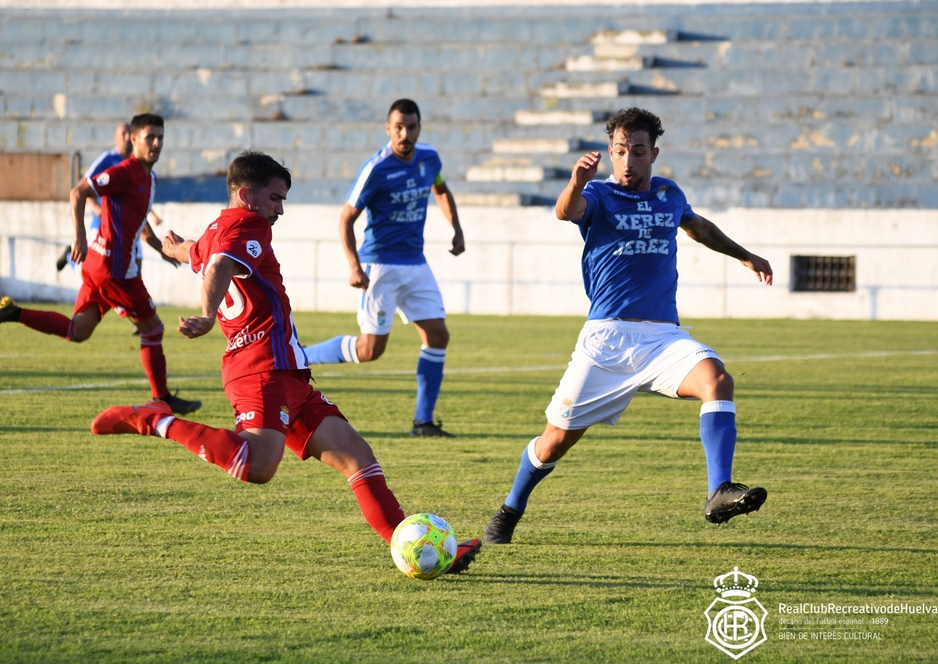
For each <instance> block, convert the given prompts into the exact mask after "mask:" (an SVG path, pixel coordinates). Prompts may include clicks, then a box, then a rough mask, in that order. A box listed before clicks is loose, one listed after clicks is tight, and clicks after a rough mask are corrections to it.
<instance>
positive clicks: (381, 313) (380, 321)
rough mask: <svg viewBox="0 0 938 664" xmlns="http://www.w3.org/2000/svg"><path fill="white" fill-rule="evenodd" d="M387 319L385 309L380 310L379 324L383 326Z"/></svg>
mask: <svg viewBox="0 0 938 664" xmlns="http://www.w3.org/2000/svg"><path fill="white" fill-rule="evenodd" d="M386 320H387V314H385V313H384V312H383V311H379V312H378V325H380V326H382V327H383V326H384V321H386Z"/></svg>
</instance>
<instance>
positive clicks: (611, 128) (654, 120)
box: [606, 106, 664, 147]
mask: <svg viewBox="0 0 938 664" xmlns="http://www.w3.org/2000/svg"><path fill="white" fill-rule="evenodd" d="M616 129H621V130H622V131H624V132H625V133H626V134H631V133H632V132H634V131H647V132H648V135H649V136H650V137H651V146H652V147H654V146H655V143H657V142H658V139H659V138H661V135H662V134H663V133H664V129H662V128H661V118H659V117H658V116H657V115H655V114H654V113H652V112H651V111H646V110H645V109H644V108H636V107H634V106H633V107H632V108H627V109H625V110H624V111H619V112H618V113H616V114H615V115H614V116H613V117H612V119H611V120H609V122H607V123H606V133H607V134H609V143H612V137H613V136H614V135H615V133H616Z"/></svg>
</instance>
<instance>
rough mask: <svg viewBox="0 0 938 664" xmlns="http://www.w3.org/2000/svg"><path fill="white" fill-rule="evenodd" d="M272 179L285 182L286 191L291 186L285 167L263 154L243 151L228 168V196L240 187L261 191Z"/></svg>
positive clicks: (288, 171)
mask: <svg viewBox="0 0 938 664" xmlns="http://www.w3.org/2000/svg"><path fill="white" fill-rule="evenodd" d="M274 178H280V179H281V180H283V181H284V182H286V183H287V189H289V188H290V187H291V186H292V185H293V180H292V179H291V177H290V169H288V168H287V167H286V166H284V165H283V164H281V163H279V162H277V161H276V160H275V159H274V158H273V157H271V156H270V155H267V154H264V153H263V152H255V151H254V150H245V151H244V152H242V153H241V154H239V155H238V156H237V157H235V159H234V161H232V162H231V164H230V165H229V166H228V177H227V181H228V196H229V197H230V196H232V195H233V194H234V193H236V192H237V191H238V189H240V188H241V187H247V188H248V189H251V190H254V191H256V190H257V189H263V188H264V187H266V186H267V185H268V184H270V181H271V180H273V179H274Z"/></svg>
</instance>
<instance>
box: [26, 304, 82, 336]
mask: <svg viewBox="0 0 938 664" xmlns="http://www.w3.org/2000/svg"><path fill="white" fill-rule="evenodd" d="M20 322H21V323H22V324H23V325H25V326H26V327H28V328H29V329H31V330H36V331H37V332H42V333H44V334H54V335H55V336H57V337H62V338H63V339H65V340H66V341H71V340H72V337H74V336H75V326H74V325H73V324H72V320H71V319H70V318H66V317H65V316H63V315H62V314H60V313H58V312H57V311H37V310H36V309H20Z"/></svg>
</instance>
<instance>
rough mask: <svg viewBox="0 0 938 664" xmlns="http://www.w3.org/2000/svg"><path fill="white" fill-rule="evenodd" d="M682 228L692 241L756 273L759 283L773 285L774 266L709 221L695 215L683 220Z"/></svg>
mask: <svg viewBox="0 0 938 664" xmlns="http://www.w3.org/2000/svg"><path fill="white" fill-rule="evenodd" d="M681 228H683V229H684V232H685V233H687V235H688V237H690V238H691V239H692V240H696V241H697V242H699V243H700V244H702V245H703V246H705V247H707V248H708V249H712V250H713V251H716V252H718V253H721V254H725V255H727V256H729V257H731V258H735V259H736V260H738V261H739V262H741V263H742V264H743V265H745V266H746V267H748V268H749V269H750V270H752V271H753V272H755V273H756V276H757V277H758V278H759V281H764V282H765V283H766V285H767V286H771V285H772V266H771V265H769V262H768V261H767V260H765V259H764V258H762V257H761V256H757V255H756V254H754V253H752V252H751V251H747V250H746V249H744V248H743V247H741V246H740V245H738V244H736V243H735V242H733V240H731V239H730V238H729V237H727V236H726V234H725V233H724V232H723V231H721V230H720V229H719V228H718V227H717V225H716V224H714V223H713V222H712V221H710V220H709V219H705V218H703V217H701V216H700V215H699V214H696V213H695V214H694V216H692V217H684V218H683V219H681Z"/></svg>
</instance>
